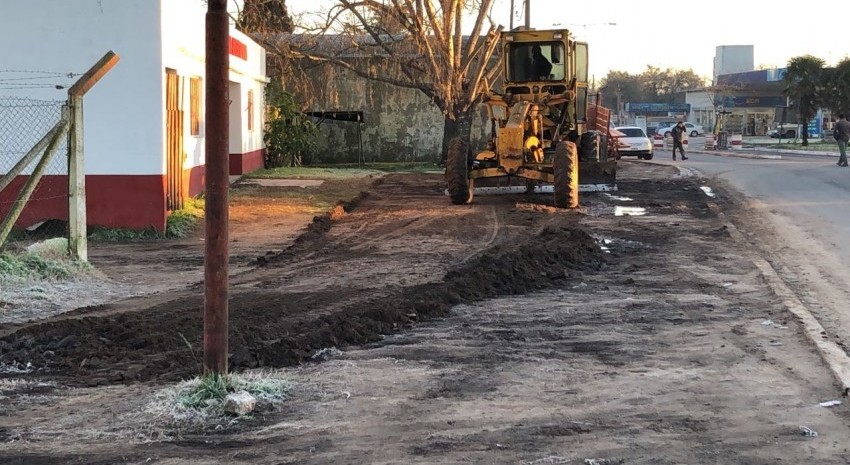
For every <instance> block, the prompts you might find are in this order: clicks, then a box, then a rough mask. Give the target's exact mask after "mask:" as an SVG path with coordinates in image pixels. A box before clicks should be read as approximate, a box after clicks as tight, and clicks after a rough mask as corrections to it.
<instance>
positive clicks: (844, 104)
mask: <svg viewBox="0 0 850 465" xmlns="http://www.w3.org/2000/svg"><path fill="white" fill-rule="evenodd" d="M828 89H829V94H828V95H827V96H826V97H827V98H826V99H825V100H826V102H825V103H826V106H828V107H829V108H830V109H832V111H833V112H835V113H838V114H842V113H843V114H845V115H850V58H845V59H844V60H842V61H841V62H840V63H838V65H836V67H835V68H833V69H832V72H831V73H830V76H829V85H828Z"/></svg>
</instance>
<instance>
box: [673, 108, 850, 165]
mask: <svg viewBox="0 0 850 465" xmlns="http://www.w3.org/2000/svg"><path fill="white" fill-rule="evenodd" d="M833 131H834V133H833V134H834V137H835V140H836V142H838V153H839V154H840V156H839V157H838V166H847V142H850V121H847V118H846V117H845V116H844V114H843V113H842V114H840V115H838V122H837V123H835V128H834V129H833ZM673 153H675V152H673Z"/></svg>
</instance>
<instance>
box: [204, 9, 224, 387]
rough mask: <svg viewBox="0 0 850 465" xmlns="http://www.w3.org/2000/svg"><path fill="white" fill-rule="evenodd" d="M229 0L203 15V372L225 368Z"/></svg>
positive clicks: (218, 371)
mask: <svg viewBox="0 0 850 465" xmlns="http://www.w3.org/2000/svg"><path fill="white" fill-rule="evenodd" d="M228 19H229V18H228V16H227V0H209V2H208V6H207V16H206V79H205V81H206V105H205V107H206V111H205V119H206V129H205V137H206V141H205V145H206V148H205V152H204V153H205V155H206V204H205V207H204V208H205V227H206V239H205V241H204V372H205V373H218V374H226V373H227V350H228V347H227V346H228V344H227V326H228V318H229V317H228V309H227V297H228V276H227V274H228V270H227V260H228V245H227V240H228V234H227V223H228V217H227V189H228V185H229V174H230V173H229V165H230V163H229V158H230V152H229V151H230V147H229V131H230V127H229V125H230V122H229V108H228V107H229V105H230V99H229V96H228V78H229V72H230V50H229V47H230V31H229V22H228Z"/></svg>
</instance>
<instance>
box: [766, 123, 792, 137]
mask: <svg viewBox="0 0 850 465" xmlns="http://www.w3.org/2000/svg"><path fill="white" fill-rule="evenodd" d="M799 130H800V125H799V124H795V123H785V124H777V125H776V127H775V128H774V129H771V130H770V131H768V132H767V135H768V136H770V137H773V138H774V139H778V138H779V135H780V134H781V135H782V138H783V139H793V138H795V137H797V133H798V131H799Z"/></svg>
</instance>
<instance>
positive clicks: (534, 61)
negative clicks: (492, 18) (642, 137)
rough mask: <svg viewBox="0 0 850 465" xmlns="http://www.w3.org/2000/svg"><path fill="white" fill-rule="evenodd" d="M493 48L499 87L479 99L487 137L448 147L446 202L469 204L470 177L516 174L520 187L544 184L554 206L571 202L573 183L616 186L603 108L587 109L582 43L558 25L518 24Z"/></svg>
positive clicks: (574, 193)
mask: <svg viewBox="0 0 850 465" xmlns="http://www.w3.org/2000/svg"><path fill="white" fill-rule="evenodd" d="M501 45H502V50H503V57H504V59H503V66H504V75H503V79H504V85H503V87H504V91H503V92H502V93H495V92H488V93H487V95H486V96H485V97H484V100H483V103H484V104H485V105H486V107H487V111H488V116H489V120H490V126H491V137H492V138H491V140H490V141H489V143H488V144H487V146H486V147H485V149H484V150H482V151H480V152H477V153H472V152H471V151H470V149H469V144H468V142H467V141H466V140H465V139H462V138H455V139H453V140H452V141H451V142H450V144H449V150H448V154H447V159H446V182H447V184H448V191H449V196H450V198H451V200H452V203H455V204H468V203H471V202H472V196H473V191H474V186H475V183H476V181H481V182H482V183H485V182H486V180H488V179H490V178H500V179H499V180H498V182H500V183H502V182H503V181H504V179H507V182H508V183H511V182H514V181H516V180H518V179H521V180H524V182H525V186H526V189H537V188H539V187H540V185H547V184H551V185H552V186H553V187H552V191H553V192H554V194H555V201H554V203H555V206H557V207H560V208H575V207H577V206H578V191H579V181H580V180H581V181H582V183H583V184H582V186H588V189H591V188H593V189H595V190H614V189H616V171H617V162H616V157H615V156H610V157H609V152H608V148H607V145H608V144H607V140H608V136H609V134H610V132H609V131H611V129H610V128H609V123H608V119H609V115H610V111H609V110H607V109H605V108H603V107H599V106H597V105H590V106H588V49H587V44H586V43H582V42H577V41H575V40H574V39H573V37H572V35H571V34H570V32H569V31H568V30H566V29H560V30H540V31H538V30H528V29H525V30H512V31H508V32H503V33H502V35H501ZM611 145H612V148H613V147H615V146H616V144H611ZM520 182H522V181H520ZM591 186H592V187H591Z"/></svg>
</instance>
